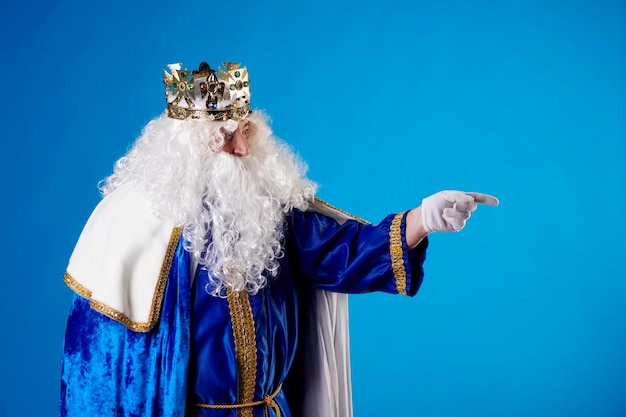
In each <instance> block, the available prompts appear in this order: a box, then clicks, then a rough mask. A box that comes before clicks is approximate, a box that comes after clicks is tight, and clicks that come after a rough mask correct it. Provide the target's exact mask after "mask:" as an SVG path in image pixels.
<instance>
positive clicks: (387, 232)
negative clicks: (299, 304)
mask: <svg viewBox="0 0 626 417" xmlns="http://www.w3.org/2000/svg"><path fill="white" fill-rule="evenodd" d="M290 220H291V222H290V227H291V229H290V236H289V239H290V240H291V243H290V244H291V245H293V246H294V252H295V253H296V258H297V264H298V270H299V275H300V276H302V277H304V278H305V279H306V280H307V281H308V282H309V283H311V284H312V285H313V286H315V287H316V288H321V289H325V290H329V291H337V292H345V293H364V292H372V291H384V292H388V293H392V294H398V293H399V294H407V295H410V296H413V295H415V294H416V293H417V291H418V289H419V287H420V285H421V283H422V280H423V277H424V271H423V268H422V264H423V262H424V260H425V257H426V248H427V246H428V240H427V239H424V240H423V241H422V242H421V243H420V244H419V245H418V246H417V247H416V248H415V249H413V250H411V251H409V250H408V248H407V244H406V239H405V227H406V213H400V214H397V215H393V214H392V215H389V216H387V217H386V218H385V219H384V220H383V221H382V222H380V224H378V225H371V224H363V223H360V222H358V221H356V220H351V219H350V220H347V221H346V222H345V223H343V224H342V225H340V224H338V223H337V222H336V221H335V220H334V219H332V218H330V217H328V216H325V215H323V214H320V213H316V212H312V211H305V212H303V211H299V210H294V211H293V212H292V214H291V219H290Z"/></svg>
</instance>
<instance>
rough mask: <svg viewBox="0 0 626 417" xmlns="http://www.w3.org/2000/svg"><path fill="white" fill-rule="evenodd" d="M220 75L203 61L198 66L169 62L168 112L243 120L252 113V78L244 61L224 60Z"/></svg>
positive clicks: (178, 115)
mask: <svg viewBox="0 0 626 417" xmlns="http://www.w3.org/2000/svg"><path fill="white" fill-rule="evenodd" d="M223 64H224V68H226V71H224V70H223V69H222V68H218V70H219V75H216V73H215V70H212V69H211V67H210V66H209V64H207V63H206V62H202V63H201V64H200V65H199V66H198V69H197V70H193V71H189V70H187V69H181V67H182V64H180V63H178V64H169V65H168V66H167V67H168V68H169V70H170V72H169V73H168V72H167V71H166V70H163V82H164V83H165V100H166V102H167V115H168V116H169V117H172V118H174V119H180V120H185V119H191V120H209V121H222V120H228V119H234V120H241V119H245V118H247V117H248V116H249V115H250V113H251V110H250V79H249V77H248V69H247V68H246V67H243V68H240V67H241V64H236V63H232V62H224V63H223Z"/></svg>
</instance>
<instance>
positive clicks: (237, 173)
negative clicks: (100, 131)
mask: <svg viewBox="0 0 626 417" xmlns="http://www.w3.org/2000/svg"><path fill="white" fill-rule="evenodd" d="M250 124H251V126H252V128H251V132H252V134H251V135H250V137H249V146H250V155H249V156H246V157H236V156H233V155H229V154H227V153H224V152H220V151H219V149H221V146H222V145H223V143H224V142H223V139H224V138H223V133H221V131H220V128H222V127H223V128H225V129H226V130H229V131H230V130H234V129H235V128H236V123H229V122H225V123H217V122H216V123H194V122H188V121H179V120H173V119H170V118H168V117H167V116H166V115H162V116H160V117H158V118H156V119H154V120H153V121H151V122H150V123H149V124H148V125H147V126H146V127H145V128H144V131H143V132H142V135H141V137H140V138H139V139H138V140H137V142H136V143H135V144H134V145H133V148H132V149H131V150H130V151H129V152H128V154H127V155H125V156H124V157H122V158H121V159H120V160H119V161H117V163H116V164H115V169H114V173H113V175H111V176H110V177H108V178H107V179H106V180H105V181H104V182H103V184H102V186H101V188H102V191H103V194H104V195H107V194H108V193H110V192H112V191H113V190H115V189H116V188H117V187H119V186H120V185H122V184H124V183H127V182H133V183H135V184H136V185H137V187H138V188H139V189H140V190H141V191H142V192H143V194H144V195H145V196H146V197H147V198H148V199H149V200H150V201H151V202H152V208H153V210H154V212H155V214H157V215H158V216H160V217H162V218H167V219H170V220H172V221H174V222H175V223H176V224H177V225H179V226H183V238H184V240H185V249H186V250H187V251H189V252H190V253H192V254H194V255H195V256H197V258H198V259H199V266H200V267H201V268H206V269H207V270H208V271H209V274H208V275H209V282H208V283H206V289H207V291H208V292H209V293H211V294H213V295H216V296H220V297H225V296H226V295H227V293H228V290H232V291H242V290H244V289H245V290H247V291H248V292H250V293H251V294H256V293H257V292H258V291H259V289H261V288H263V287H264V286H265V285H266V284H267V280H268V278H270V279H271V277H272V276H276V274H277V273H278V268H279V261H280V258H281V257H282V256H283V240H284V229H283V222H284V219H285V215H286V214H287V213H289V211H291V210H292V209H294V208H298V209H301V210H304V209H306V208H307V206H308V202H309V201H310V200H311V199H312V197H313V195H314V194H315V190H316V188H317V186H316V184H315V183H313V182H311V181H309V180H308V179H306V177H305V172H306V166H305V164H304V163H302V162H301V161H300V160H299V159H298V158H297V156H296V155H295V154H294V153H293V152H292V151H291V149H290V148H289V147H288V146H287V145H285V144H284V143H282V142H281V141H279V140H278V139H276V138H275V137H274V136H273V135H272V132H271V130H270V129H269V127H268V125H267V122H266V117H265V116H264V115H263V114H261V113H255V114H254V115H253V116H252V117H251V118H250ZM198 284H200V283H198Z"/></svg>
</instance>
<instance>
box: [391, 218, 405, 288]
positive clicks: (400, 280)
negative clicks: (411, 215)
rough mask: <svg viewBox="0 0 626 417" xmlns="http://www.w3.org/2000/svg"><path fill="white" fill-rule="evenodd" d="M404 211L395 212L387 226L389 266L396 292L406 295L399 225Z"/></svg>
mask: <svg viewBox="0 0 626 417" xmlns="http://www.w3.org/2000/svg"><path fill="white" fill-rule="evenodd" d="M403 216H404V213H399V214H396V216H395V217H394V218H393V220H392V221H391V227H390V228H389V253H390V254H391V268H392V269H393V275H394V277H395V278H396V289H397V290H398V294H404V295H406V270H405V269H404V254H403V253H402V234H401V231H400V225H401V224H402V217H403Z"/></svg>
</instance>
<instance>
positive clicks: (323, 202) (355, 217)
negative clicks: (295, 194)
mask: <svg viewBox="0 0 626 417" xmlns="http://www.w3.org/2000/svg"><path fill="white" fill-rule="evenodd" d="M313 198H314V199H315V201H317V202H318V203H320V204H323V205H325V206H326V207H329V208H331V209H333V210H335V211H338V212H339V213H341V214H344V215H346V216H348V217H350V218H351V219H354V220H356V221H358V222H359V223H363V224H370V222H368V221H367V220H365V219H362V218H360V217H357V216H355V215H353V214H350V213H348V212H347V211H344V210H342V209H340V208H338V207H335V206H333V205H332V204H329V203H327V202H326V201H324V200H321V199H319V198H317V197H313Z"/></svg>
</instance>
